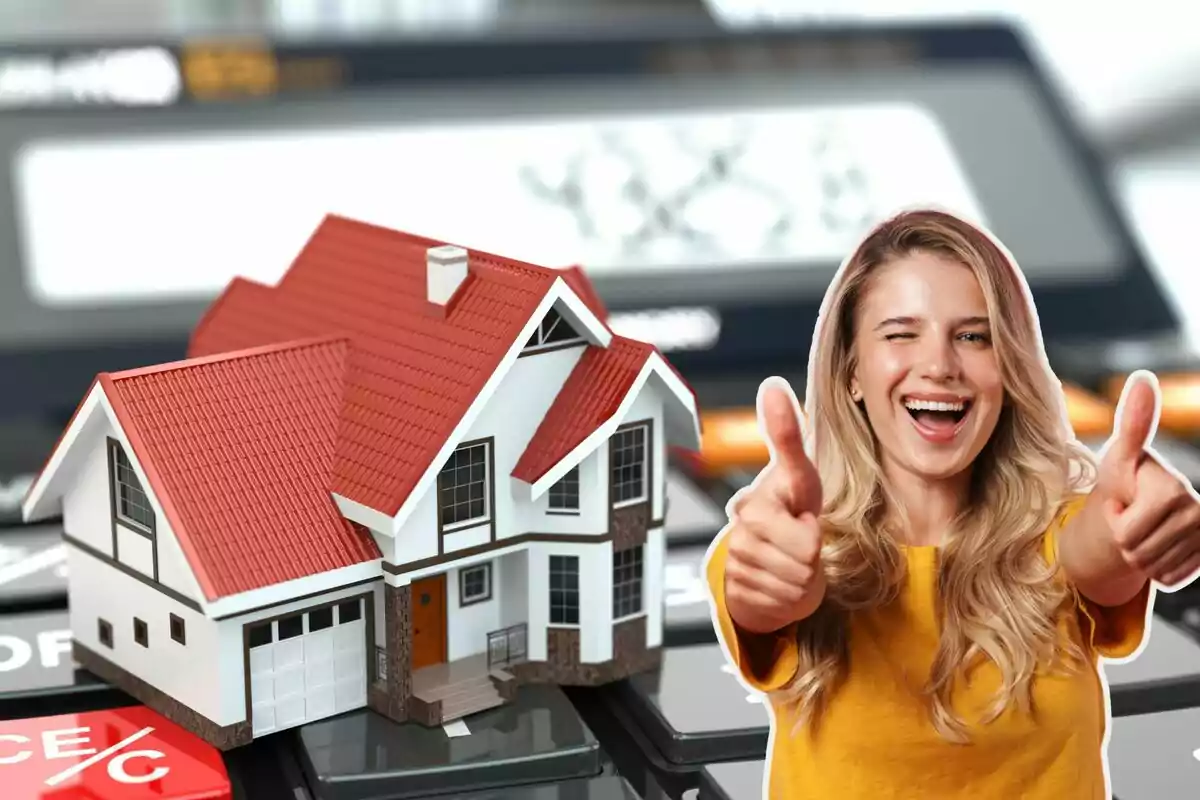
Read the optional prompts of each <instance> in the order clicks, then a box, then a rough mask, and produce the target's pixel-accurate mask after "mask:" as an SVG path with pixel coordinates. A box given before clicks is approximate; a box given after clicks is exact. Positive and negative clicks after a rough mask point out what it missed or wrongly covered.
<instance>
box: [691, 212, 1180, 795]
mask: <svg viewBox="0 0 1200 800" xmlns="http://www.w3.org/2000/svg"><path fill="white" fill-rule="evenodd" d="M808 377H809V379H808V386H807V387H806V389H807V391H806V394H807V409H806V410H807V413H806V414H805V415H804V419H803V422H802V421H801V419H800V417H799V409H798V408H796V405H797V404H796V401H795V398H794V396H793V395H791V392H790V388H789V387H787V385H786V384H782V385H779V383H780V382H778V380H777V379H773V380H772V381H768V382H766V383H764V384H763V388H762V389H761V390H760V394H759V414H760V416H761V420H762V422H761V424H762V429H763V430H764V432H765V433H766V435H767V438H768V443H769V445H770V447H771V455H772V459H771V463H770V465H769V466H768V467H767V469H765V470H764V471H763V473H761V474H760V476H759V478H758V479H757V480H755V482H754V483H753V484H752V485H751V486H750V487H748V488H747V489H745V490H743V491H742V492H741V493H740V494H739V496H738V497H737V498H736V499H735V501H734V502H733V503H731V505H730V514H731V516H730V525H729V526H728V528H727V529H726V531H725V532H724V533H723V534H722V535H721V536H720V537H719V538H718V539H717V540H716V541H715V542H714V544H713V546H712V548H711V550H710V555H709V559H708V564H707V577H708V581H709V585H710V588H711V591H712V594H713V599H714V605H715V608H716V621H717V628H718V633H719V635H720V638H721V641H722V643H723V644H724V645H725V647H726V649H727V652H728V655H729V656H730V659H731V661H732V662H733V663H734V664H735V665H736V666H737V667H738V669H739V671H740V674H741V675H742V677H743V678H744V679H745V680H746V682H747V683H748V684H749V685H750V686H752V687H753V688H755V689H758V690H759V691H762V692H765V693H769V694H770V696H771V701H772V702H771V705H772V709H773V710H774V715H773V723H774V726H775V728H774V731H773V744H772V751H771V754H770V765H771V766H770V770H769V774H770V784H769V787H768V789H769V793H770V796H771V797H792V796H795V792H796V791H797V789H796V788H795V787H800V786H803V787H804V792H805V796H814V797H843V798H847V800H852V799H853V798H863V799H864V800H865V798H872V799H873V800H874V798H879V797H907V796H911V794H910V793H911V792H912V791H913V790H912V787H915V786H920V787H921V789H920V793H921V795H922V796H929V797H938V798H942V799H943V800H951V799H952V798H963V799H964V800H965V798H974V797H1022V798H1026V799H1027V800H1052V799H1053V800H1063V799H1071V800H1102V798H1107V797H1108V787H1107V778H1106V775H1105V769H1104V749H1103V748H1104V740H1105V728H1106V726H1107V718H1106V696H1105V685H1104V683H1103V681H1102V680H1101V679H1100V673H1099V669H1098V662H1099V659H1100V658H1101V657H1108V658H1121V657H1127V656H1130V655H1132V654H1133V653H1135V652H1136V651H1137V649H1138V647H1139V645H1140V643H1141V641H1142V640H1143V638H1144V635H1145V632H1146V619H1147V616H1148V613H1149V609H1150V607H1151V605H1152V603H1151V599H1152V596H1153V593H1152V591H1151V585H1150V579H1152V578H1153V579H1155V580H1159V581H1161V582H1163V583H1164V584H1166V585H1176V584H1178V583H1179V582H1180V581H1182V580H1183V579H1185V578H1187V577H1188V576H1189V575H1192V574H1193V573H1195V572H1196V570H1197V568H1200V502H1198V501H1197V498H1196V496H1195V494H1194V493H1192V494H1189V493H1188V491H1187V490H1186V489H1185V487H1184V486H1183V485H1182V483H1181V481H1180V480H1179V479H1178V478H1177V477H1174V476H1172V475H1171V474H1169V473H1168V472H1167V470H1165V469H1164V468H1163V467H1162V466H1161V465H1160V464H1159V463H1158V462H1157V461H1156V460H1154V459H1150V458H1145V457H1144V456H1145V453H1144V448H1145V447H1146V445H1147V441H1148V437H1149V436H1150V433H1151V431H1152V430H1153V429H1154V422H1155V419H1154V415H1155V413H1156V402H1155V401H1156V395H1155V391H1154V389H1153V385H1152V382H1151V380H1150V379H1149V378H1147V377H1145V376H1142V377H1138V378H1136V379H1135V380H1134V381H1132V382H1131V383H1130V385H1129V388H1128V389H1127V390H1126V402H1125V405H1124V406H1123V409H1124V411H1123V412H1118V414H1117V415H1116V418H1117V420H1119V422H1118V423H1117V424H1115V426H1114V427H1115V430H1114V436H1113V439H1112V443H1113V444H1112V446H1111V447H1110V448H1109V449H1108V450H1107V451H1106V452H1105V454H1104V456H1103V458H1102V459H1100V460H1099V462H1098V463H1097V459H1096V457H1094V456H1093V455H1092V454H1091V453H1090V452H1089V451H1087V450H1086V448H1084V446H1083V445H1081V444H1080V443H1079V442H1078V441H1077V440H1076V439H1075V436H1074V434H1073V432H1072V430H1071V427H1070V424H1069V422H1068V417H1067V409H1066V402H1065V398H1064V393H1063V391H1062V390H1061V385H1060V384H1059V382H1058V380H1057V378H1056V377H1055V376H1054V374H1053V372H1051V370H1050V367H1049V365H1048V363H1047V361H1046V357H1045V352H1044V349H1043V346H1042V341H1041V334H1040V330H1039V322H1038V318H1037V315H1036V312H1035V310H1034V307H1033V302H1032V299H1031V297H1030V294H1029V290H1028V287H1027V285H1026V283H1025V281H1024V278H1023V277H1022V275H1021V273H1020V271H1019V270H1018V268H1017V266H1016V264H1015V263H1014V262H1013V261H1012V259H1011V258H1010V257H1009V255H1008V254H1007V253H1006V252H1005V251H1004V249H1003V248H1002V247H1001V246H1000V245H999V244H998V243H997V242H996V241H995V240H994V239H993V238H991V236H990V235H988V234H987V233H985V232H984V231H982V230H981V229H979V228H978V227H976V226H974V225H972V224H970V223H968V222H965V221H963V220H961V219H958V218H956V217H954V216H951V215H949V214H945V213H941V212H936V211H913V212H908V213H905V214H901V215H899V216H897V217H895V218H893V219H890V220H887V221H885V222H883V223H882V224H880V225H879V226H878V227H876V228H875V229H874V230H873V231H872V232H871V233H870V234H869V235H868V236H867V237H866V239H865V240H864V241H863V243H862V244H861V245H859V247H858V248H857V249H856V250H855V252H854V254H853V255H852V256H851V258H850V259H848V260H847V262H846V263H845V265H844V266H843V268H842V270H841V271H840V272H839V273H838V275H837V276H836V277H835V278H834V281H833V283H832V284H831V286H830V289H829V291H828V293H827V295H826V300H825V303H824V305H823V306H822V309H821V317H820V320H819V322H818V326H817V331H816V334H815V336H814V348H813V353H812V356H811V358H810V359H809V376H808ZM802 426H803V431H802ZM864 719H870V720H871V725H870V726H869V729H864V726H863V724H862V723H863V720H864Z"/></svg>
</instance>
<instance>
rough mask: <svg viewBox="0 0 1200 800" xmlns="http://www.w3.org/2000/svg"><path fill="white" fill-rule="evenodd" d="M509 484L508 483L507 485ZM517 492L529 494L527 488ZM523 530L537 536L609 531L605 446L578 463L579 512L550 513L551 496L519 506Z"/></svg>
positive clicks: (547, 495) (606, 446)
mask: <svg viewBox="0 0 1200 800" xmlns="http://www.w3.org/2000/svg"><path fill="white" fill-rule="evenodd" d="M509 484H510V485H511V481H510V482H509ZM518 491H522V493H523V494H526V495H527V494H528V492H529V489H528V486H527V485H525V486H522V487H521V489H519V490H518ZM520 505H521V510H522V512H523V519H524V521H525V522H524V526H523V527H524V528H525V530H529V531H536V532H538V533H583V534H587V533H591V534H599V533H604V532H605V531H607V530H608V510H609V493H608V444H607V443H605V444H602V445H600V446H599V447H598V448H596V449H595V450H594V451H593V452H591V453H589V454H588V455H587V456H586V457H585V458H584V459H583V461H581V462H580V463H579V513H578V514H567V513H563V512H560V511H554V512H551V511H550V493H549V492H545V493H543V494H542V495H541V496H539V497H538V498H537V499H536V500H534V501H533V502H532V503H529V502H527V501H526V502H524V503H521V504H520Z"/></svg>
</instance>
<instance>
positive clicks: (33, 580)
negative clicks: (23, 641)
mask: <svg viewBox="0 0 1200 800" xmlns="http://www.w3.org/2000/svg"><path fill="white" fill-rule="evenodd" d="M66 602H67V548H66V545H64V544H63V540H62V528H60V527H58V526H57V525H37V526H30V527H23V528H13V529H11V530H0V608H4V609H12V608H14V607H17V606H29V605H41V606H47V605H52V604H57V605H66Z"/></svg>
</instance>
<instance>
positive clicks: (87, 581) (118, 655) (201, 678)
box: [67, 548, 245, 724]
mask: <svg viewBox="0 0 1200 800" xmlns="http://www.w3.org/2000/svg"><path fill="white" fill-rule="evenodd" d="M67 552H68V555H67V569H68V570H69V572H70V575H71V581H70V588H69V590H68V591H69V605H70V611H69V615H70V620H71V630H72V633H73V634H74V637H75V640H76V641H78V642H79V643H80V644H82V645H83V646H85V647H87V648H88V649H89V650H92V651H93V652H95V653H97V654H99V655H100V656H101V657H102V658H106V659H108V660H109V661H111V662H112V663H113V664H115V665H116V666H118V667H120V668H121V669H123V670H125V671H126V672H129V673H132V674H133V675H136V676H137V677H139V678H141V679H142V680H143V681H145V682H146V683H148V684H150V685H151V686H153V687H155V688H156V689H158V690H160V691H162V692H164V693H166V694H168V695H170V696H171V697H174V698H176V699H178V700H179V701H180V702H182V703H184V704H185V705H187V706H189V707H191V708H193V709H195V710H196V711H198V712H199V713H201V714H203V715H204V716H206V717H208V718H209V719H211V720H213V721H214V722H217V723H218V724H228V723H230V722H236V721H237V720H238V719H240V718H242V717H244V716H245V709H244V708H243V709H242V713H241V717H238V718H232V719H231V718H230V717H229V716H228V715H227V714H225V713H224V701H225V696H226V695H227V693H228V692H230V691H237V692H238V693H241V692H242V689H241V688H240V687H241V685H242V680H243V679H242V677H241V673H240V672H239V673H238V682H237V684H236V686H235V685H234V684H231V683H229V682H228V680H227V679H226V678H227V676H226V674H225V670H224V669H223V668H222V669H220V670H219V669H218V665H219V664H221V658H220V657H219V654H218V631H217V623H216V622H214V621H212V620H210V619H207V618H206V617H204V616H203V615H201V614H200V613H198V612H196V611H193V610H192V609H191V608H188V607H187V606H184V605H182V604H181V603H178V602H176V601H175V600H172V599H171V598H169V597H167V596H166V595H164V594H163V593H162V592H159V591H158V590H156V589H154V588H152V587H150V586H147V585H146V584H144V583H142V582H141V581H139V580H138V579H137V578H134V577H132V576H130V575H126V574H125V573H123V572H121V571H119V570H117V569H115V568H114V567H112V566H111V565H109V564H106V563H104V562H102V561H99V560H98V559H96V558H94V557H93V556H91V555H89V554H87V553H83V552H81V551H79V550H78V549H76V548H68V549H67ZM171 614H176V615H178V616H179V617H180V618H181V619H183V621H184V626H185V638H186V641H187V644H179V643H178V642H176V641H174V640H173V639H171V628H170V620H171V617H170V615H171ZM134 617H137V618H138V619H141V620H143V621H144V622H145V623H146V626H147V630H148V634H149V635H148V638H147V643H148V645H149V646H148V647H142V646H141V645H140V644H137V643H136V642H135V641H134V640H133V619H134ZM100 619H103V620H105V621H107V622H108V623H109V624H110V625H112V640H113V646H112V648H111V649H109V648H108V647H106V646H105V645H103V644H101V643H100V640H99V628H98V620H100ZM221 655H223V654H221ZM215 675H220V678H219V679H217V680H214V676H215Z"/></svg>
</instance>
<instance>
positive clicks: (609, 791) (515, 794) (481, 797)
mask: <svg viewBox="0 0 1200 800" xmlns="http://www.w3.org/2000/svg"><path fill="white" fill-rule="evenodd" d="M456 797H458V798H459V800H657V798H650V797H643V796H642V795H639V794H638V793H637V792H635V791H634V789H633V787H632V786H630V785H629V783H628V782H627V781H625V779H623V778H621V777H618V776H616V775H604V776H602V777H599V778H592V779H590V780H574V781H564V782H562V783H537V784H532V785H530V786H509V787H506V788H503V789H491V790H487V791H483V792H472V793H470V794H464V795H456Z"/></svg>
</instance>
